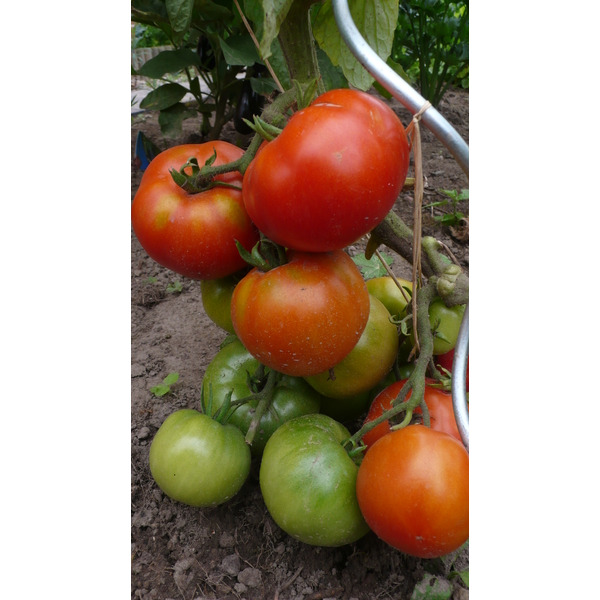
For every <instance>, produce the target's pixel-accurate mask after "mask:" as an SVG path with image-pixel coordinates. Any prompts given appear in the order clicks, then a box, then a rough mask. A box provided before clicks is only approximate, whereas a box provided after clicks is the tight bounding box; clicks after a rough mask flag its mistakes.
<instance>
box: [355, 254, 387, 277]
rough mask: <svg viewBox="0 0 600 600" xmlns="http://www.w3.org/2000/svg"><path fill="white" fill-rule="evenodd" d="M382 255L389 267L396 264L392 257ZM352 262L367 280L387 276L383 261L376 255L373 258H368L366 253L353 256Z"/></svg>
mask: <svg viewBox="0 0 600 600" xmlns="http://www.w3.org/2000/svg"><path fill="white" fill-rule="evenodd" d="M381 255H382V256H383V259H384V260H385V262H386V263H387V264H388V265H391V264H392V263H393V262H394V258H393V257H392V256H389V255H388V254H384V253H381ZM352 260H353V261H354V263H355V264H356V266H357V267H358V268H359V269H360V272H361V273H362V276H363V277H364V278H365V279H374V278H375V277H383V276H385V275H387V271H386V269H385V267H384V266H383V265H382V264H381V261H380V260H379V259H378V258H377V256H376V255H373V256H372V257H371V258H366V257H365V254H364V252H362V253H361V254H357V255H356V256H353V257H352Z"/></svg>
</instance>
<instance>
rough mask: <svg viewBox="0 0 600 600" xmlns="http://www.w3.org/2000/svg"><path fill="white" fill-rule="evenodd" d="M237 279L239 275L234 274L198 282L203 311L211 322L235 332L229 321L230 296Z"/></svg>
mask: <svg viewBox="0 0 600 600" xmlns="http://www.w3.org/2000/svg"><path fill="white" fill-rule="evenodd" d="M239 279H240V278H239V275H237V274H234V275H230V276H229V277H223V278H221V279H204V280H202V281H201V282H200V291H201V292H202V306H204V311H205V312H206V314H207V315H208V318H209V319H210V320H211V321H212V322H213V323H215V324H216V325H218V326H219V327H220V328H221V329H224V330H225V331H228V332H229V333H235V331H234V330H233V324H232V323H231V296H232V294H233V290H234V289H235V286H236V285H237V283H238V281H239Z"/></svg>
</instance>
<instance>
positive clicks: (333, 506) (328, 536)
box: [259, 414, 369, 547]
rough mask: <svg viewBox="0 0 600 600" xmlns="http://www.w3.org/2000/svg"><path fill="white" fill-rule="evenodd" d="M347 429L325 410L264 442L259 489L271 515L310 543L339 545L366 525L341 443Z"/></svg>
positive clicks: (300, 419) (288, 425)
mask: <svg viewBox="0 0 600 600" xmlns="http://www.w3.org/2000/svg"><path fill="white" fill-rule="evenodd" d="M349 437H350V433H349V432H348V430H347V429H346V428H345V427H344V426H343V425H341V424H340V423H338V422H337V421H335V420H333V419H332V418H330V417H328V416H326V415H321V414H318V415H305V416H302V417H297V418H296V419H292V420H291V421H288V422H287V423H285V424H284V425H282V426H281V427H280V428H279V429H278V430H277V431H276V432H275V433H274V434H273V436H272V437H271V439H270V440H269V441H268V442H267V445H266V447H265V451H264V454H263V457H262V461H261V466H260V474H259V479H260V489H261V492H262V495H263V499H264V501H265V504H266V506H267V509H268V511H269V513H270V515H271V516H272V517H273V520H274V521H275V522H276V523H277V525H279V527H281V529H283V530H284V531H285V532H286V533H287V534H289V535H291V536H292V537H294V538H296V539H298V540H300V541H301V542H304V543H305V544H311V545H314V546H332V547H334V546H342V545H344V544H349V543H351V542H354V541H356V540H358V539H359V538H361V537H362V536H363V535H365V534H366V533H367V531H369V527H368V526H367V524H366V522H365V520H364V519H363V516H362V514H361V512H360V509H359V506H358V502H357V500H356V476H357V473H358V466H357V465H356V464H355V463H354V461H353V460H352V459H351V458H350V456H349V455H348V453H347V452H346V450H345V449H344V448H343V447H342V442H344V441H345V440H347V439H348V438H349Z"/></svg>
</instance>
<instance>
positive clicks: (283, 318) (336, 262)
mask: <svg viewBox="0 0 600 600" xmlns="http://www.w3.org/2000/svg"><path fill="white" fill-rule="evenodd" d="M288 259H289V260H288V262H287V263H286V264H284V265H281V266H279V267H275V268H273V269H271V270H269V271H266V272H262V271H260V270H259V269H253V270H252V271H250V273H248V275H246V276H245V277H244V278H243V279H242V280H241V281H240V283H238V285H237V286H236V288H235V291H234V292H233V297H232V300H231V320H232V322H233V327H234V329H235V332H236V334H237V336H238V337H239V339H240V340H241V341H242V343H243V344H244V346H246V348H247V349H248V350H249V352H250V353H251V354H252V355H253V356H254V357H255V358H256V359H257V360H259V361H260V362H261V363H262V364H264V365H266V366H267V367H270V368H272V369H274V370H276V371H280V372H281V373H285V374H286V375H294V376H299V377H305V376H308V375H314V374H316V373H320V372H321V371H325V370H326V369H330V368H331V367H333V366H334V365H336V364H337V363H339V362H340V361H341V360H342V359H343V358H344V357H345V356H346V355H347V354H348V353H349V352H350V351H351V350H352V348H354V346H355V345H356V343H357V342H358V340H359V339H360V336H361V335H362V332H363V331H364V329H365V327H366V325H367V321H368V318H369V310H370V301H369V293H368V292H367V287H366V285H365V282H364V280H363V278H362V275H361V273H360V271H359V270H358V268H357V267H356V265H355V264H354V262H353V261H352V259H351V258H350V257H349V256H348V255H347V254H346V253H345V252H343V251H342V250H337V251H334V252H326V253H315V254H313V253H307V252H294V251H290V252H289V253H288Z"/></svg>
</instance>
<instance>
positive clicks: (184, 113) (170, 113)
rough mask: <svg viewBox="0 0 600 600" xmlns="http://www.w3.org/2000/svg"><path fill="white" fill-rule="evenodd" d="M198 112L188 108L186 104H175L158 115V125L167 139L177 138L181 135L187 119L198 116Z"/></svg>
mask: <svg viewBox="0 0 600 600" xmlns="http://www.w3.org/2000/svg"><path fill="white" fill-rule="evenodd" d="M197 114H198V113H197V112H196V111H195V110H192V109H190V108H187V106H185V104H181V103H179V104H175V105H173V106H170V107H169V108H167V109H165V110H161V111H160V114H159V115H158V124H159V125H160V130H161V131H162V134H163V135H164V136H165V137H168V138H175V137H177V136H178V135H180V134H181V124H182V123H183V121H184V120H185V119H189V118H191V117H195V116H197Z"/></svg>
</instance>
